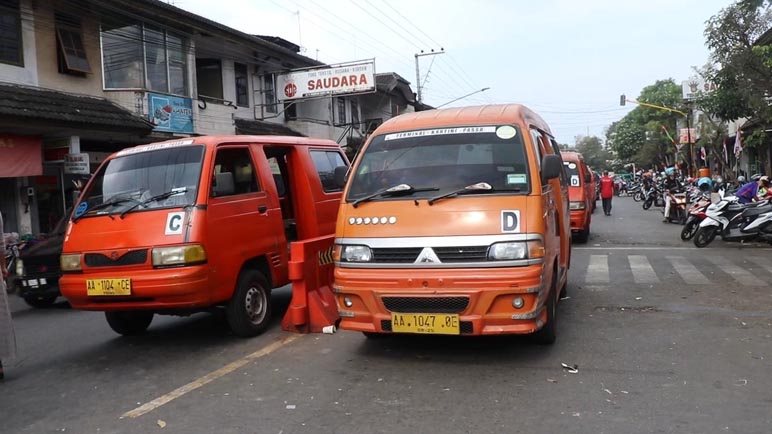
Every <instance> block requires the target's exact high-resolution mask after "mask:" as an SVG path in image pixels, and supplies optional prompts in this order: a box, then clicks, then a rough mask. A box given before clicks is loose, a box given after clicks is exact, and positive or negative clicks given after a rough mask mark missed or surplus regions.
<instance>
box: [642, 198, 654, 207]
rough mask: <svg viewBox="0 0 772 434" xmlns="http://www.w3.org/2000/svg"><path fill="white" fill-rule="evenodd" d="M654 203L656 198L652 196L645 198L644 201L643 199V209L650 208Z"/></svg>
mask: <svg viewBox="0 0 772 434" xmlns="http://www.w3.org/2000/svg"><path fill="white" fill-rule="evenodd" d="M653 203H654V199H652V198H647V199H646V200H644V201H643V205H642V206H643V209H649V208H651V205H652V204H653Z"/></svg>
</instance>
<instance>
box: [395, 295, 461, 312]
mask: <svg viewBox="0 0 772 434" xmlns="http://www.w3.org/2000/svg"><path fill="white" fill-rule="evenodd" d="M381 301H383V305H384V306H386V309H388V310H389V311H391V312H400V313H461V312H463V311H464V310H465V309H466V307H467V306H468V305H469V297H382V298H381Z"/></svg>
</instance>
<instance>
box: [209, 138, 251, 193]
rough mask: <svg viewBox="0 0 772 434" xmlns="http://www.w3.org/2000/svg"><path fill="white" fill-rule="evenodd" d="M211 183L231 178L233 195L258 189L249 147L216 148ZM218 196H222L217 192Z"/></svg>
mask: <svg viewBox="0 0 772 434" xmlns="http://www.w3.org/2000/svg"><path fill="white" fill-rule="evenodd" d="M214 175H215V176H214V177H213V184H214V185H215V186H216V184H217V182H218V180H222V179H224V178H230V179H232V180H233V193H231V194H233V195H236V194H246V193H254V192H256V191H260V189H259V188H258V186H257V178H256V176H255V175H256V173H255V166H254V164H252V156H251V154H250V153H249V148H224V149H218V150H217V155H216V156H215V160H214ZM214 191H215V190H214V188H213V189H212V196H214ZM218 196H224V195H223V194H219V195H218Z"/></svg>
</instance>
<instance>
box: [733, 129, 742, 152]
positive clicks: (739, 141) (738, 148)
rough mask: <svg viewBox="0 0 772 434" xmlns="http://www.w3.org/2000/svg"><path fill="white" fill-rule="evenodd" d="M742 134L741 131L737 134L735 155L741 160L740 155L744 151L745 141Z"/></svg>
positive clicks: (735, 137)
mask: <svg viewBox="0 0 772 434" xmlns="http://www.w3.org/2000/svg"><path fill="white" fill-rule="evenodd" d="M741 135H742V133H741V132H740V130H737V134H736V135H735V136H734V155H735V157H737V158H740V153H741V152H742V151H743V140H742V138H741V137H740V136H741Z"/></svg>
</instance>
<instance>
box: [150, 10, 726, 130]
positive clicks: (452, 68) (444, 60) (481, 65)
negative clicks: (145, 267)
mask: <svg viewBox="0 0 772 434" xmlns="http://www.w3.org/2000/svg"><path fill="white" fill-rule="evenodd" d="M165 1H167V2H169V3H172V4H174V5H176V6H178V7H181V8H183V9H186V10H188V11H190V12H193V13H196V14H199V15H202V16H204V17H206V18H209V19H211V20H214V21H217V22H219V23H221V24H225V25H227V26H230V27H233V28H235V29H238V30H241V31H243V32H246V33H250V34H260V35H272V36H280V37H282V38H284V39H287V40H289V41H292V42H294V43H296V44H298V45H300V46H301V47H302V50H303V53H302V54H304V55H306V56H308V57H311V58H314V59H318V60H320V61H322V62H325V63H329V64H334V63H342V62H348V61H355V60H361V59H371V58H374V59H375V66H376V72H377V73H383V72H396V73H398V74H400V75H401V76H402V77H404V78H406V79H407V80H408V81H410V82H411V87H412V88H413V90H414V91H415V90H416V88H417V86H416V68H415V54H416V53H420V52H421V50H423V51H424V52H430V51H431V50H432V49H433V50H435V51H440V49H444V54H441V55H436V56H423V57H420V59H419V62H420V73H421V77H420V82H421V84H422V94H423V102H424V103H426V104H429V105H432V106H435V107H436V106H439V105H442V104H446V103H448V102H450V101H453V100H454V99H456V98H461V97H464V96H465V95H469V94H472V95H470V96H467V97H465V98H461V99H459V100H458V101H456V102H453V103H450V104H448V105H447V106H464V105H478V104H491V103H521V104H525V105H526V106H528V107H530V108H531V109H533V110H535V111H536V112H537V113H539V114H540V115H541V116H542V117H543V118H544V119H545V120H546V121H547V123H548V124H549V125H550V128H551V129H552V132H553V134H554V135H555V137H556V138H557V140H558V141H559V142H560V143H566V144H569V145H573V144H574V143H575V138H576V137H577V136H580V135H588V134H589V135H597V136H601V137H602V136H603V135H604V133H605V130H606V128H607V127H608V126H609V125H610V124H611V123H612V122H613V121H616V120H619V119H621V118H622V117H623V116H624V115H625V114H626V113H627V112H628V111H630V110H632V108H634V106H633V105H632V104H629V103H628V104H627V105H626V106H625V107H620V105H619V96H620V95H621V94H626V95H627V97H628V98H635V97H637V96H638V95H639V93H640V91H641V89H643V87H645V86H648V85H650V84H653V83H654V82H655V81H657V80H659V79H667V78H672V79H674V80H675V81H676V83H679V84H680V83H681V81H683V80H686V79H688V78H689V77H690V76H692V75H694V70H693V68H694V67H699V66H703V65H704V64H706V63H707V62H708V60H709V54H710V53H709V51H708V49H707V48H706V47H705V37H704V29H705V21H706V20H708V19H709V18H710V17H711V16H713V15H715V14H716V13H718V11H719V10H720V9H721V8H723V7H726V6H728V5H729V4H730V1H728V0H724V1H716V0H623V1H620V0H541V1H533V0H464V1H461V0H217V1H212V0H165ZM483 88H489V89H488V90H486V91H483V92H479V91H480V90H481V89H483ZM475 92H476V93H475ZM447 106H446V107H447Z"/></svg>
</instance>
